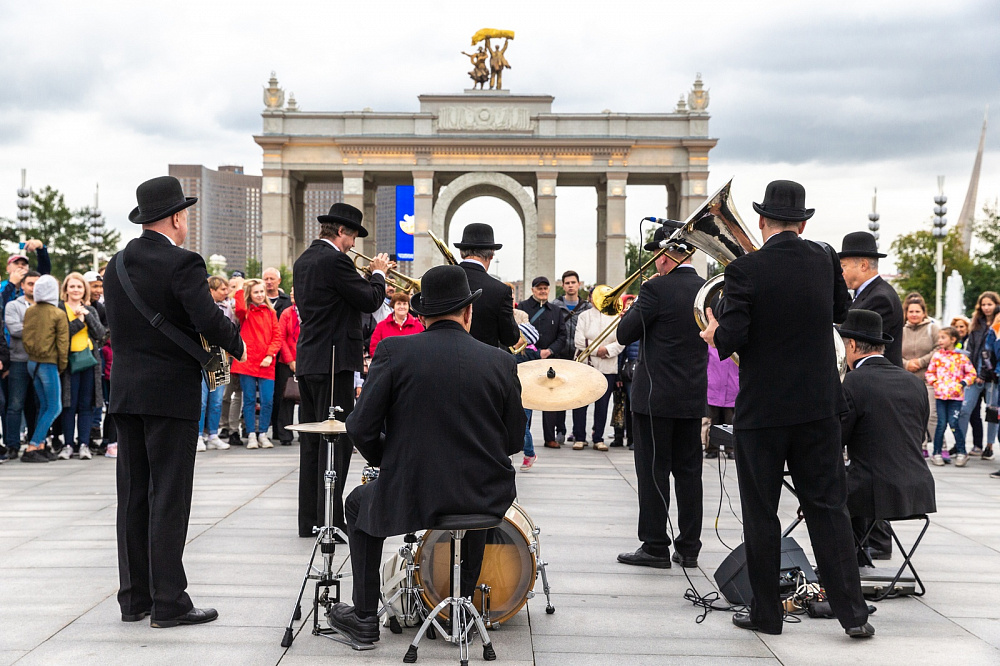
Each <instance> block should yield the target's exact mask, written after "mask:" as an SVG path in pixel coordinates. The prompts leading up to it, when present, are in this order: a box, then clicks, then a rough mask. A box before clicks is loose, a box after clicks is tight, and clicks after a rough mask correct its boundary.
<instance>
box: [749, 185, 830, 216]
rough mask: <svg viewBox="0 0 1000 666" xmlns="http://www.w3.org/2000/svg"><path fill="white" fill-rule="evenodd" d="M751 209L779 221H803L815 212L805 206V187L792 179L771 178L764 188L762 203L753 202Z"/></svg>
mask: <svg viewBox="0 0 1000 666" xmlns="http://www.w3.org/2000/svg"><path fill="white" fill-rule="evenodd" d="M753 209H754V210H755V211H757V212H758V213H760V214H761V215H763V216H764V217H766V218H768V219H771V220H778V221H779V222H805V221H806V220H808V219H809V218H810V217H812V216H813V213H815V212H816V210H815V209H813V208H806V188H804V187H802V186H801V185H799V184H798V183H796V182H795V181H792V180H772V181H771V182H770V183H768V184H767V189H765V190H764V203H760V204H759V203H754V205H753Z"/></svg>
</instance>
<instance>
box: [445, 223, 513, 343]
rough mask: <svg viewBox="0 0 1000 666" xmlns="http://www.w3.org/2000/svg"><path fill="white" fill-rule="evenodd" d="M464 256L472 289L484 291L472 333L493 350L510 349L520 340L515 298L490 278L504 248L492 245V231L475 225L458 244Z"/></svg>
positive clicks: (463, 234) (469, 228) (473, 314)
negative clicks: (499, 348)
mask: <svg viewBox="0 0 1000 666" xmlns="http://www.w3.org/2000/svg"><path fill="white" fill-rule="evenodd" d="M455 247H457V248H458V250H459V252H460V253H461V255H462V260H461V261H460V262H459V264H458V265H459V266H461V267H462V269H463V270H465V275H466V277H468V278H469V287H470V288H471V289H472V290H473V291H476V290H477V289H482V290H483V295H482V297H480V298H479V300H477V301H476V309H475V311H474V312H473V313H472V328H471V329H470V330H469V333H471V334H472V337H474V338H475V339H476V340H479V341H480V342H485V343H486V344H488V345H489V346H490V347H505V348H506V347H511V346H513V345H516V344H517V341H518V340H520V339H521V332H520V331H519V330H518V328H517V323H515V322H514V294H513V293H512V292H511V290H510V287H508V286H507V285H505V284H504V283H503V282H501V281H500V280H497V279H496V278H495V277H493V276H492V275H490V274H489V273H488V272H487V271H489V270H490V263H491V262H492V261H493V256H494V254H495V253H496V251H497V250H499V249H500V248H501V247H503V245H501V244H500V243H496V242H494V241H493V227H491V226H490V225H488V224H481V223H478V222H474V223H472V224H470V225H468V226H467V227H465V230H464V231H462V242H461V243H455Z"/></svg>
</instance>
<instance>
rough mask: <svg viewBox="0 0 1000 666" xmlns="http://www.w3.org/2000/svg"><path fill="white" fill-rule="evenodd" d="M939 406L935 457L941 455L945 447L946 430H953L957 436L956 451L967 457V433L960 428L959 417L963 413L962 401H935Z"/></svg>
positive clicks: (935, 431)
mask: <svg viewBox="0 0 1000 666" xmlns="http://www.w3.org/2000/svg"><path fill="white" fill-rule="evenodd" d="M934 402H935V404H936V405H937V428H936V429H935V430H934V455H938V454H940V453H941V449H942V448H943V446H944V430H945V428H949V427H950V428H951V431H952V433H954V434H955V449H956V450H957V451H958V454H959V455H965V433H964V432H962V430H961V429H960V428H959V427H958V422H959V415H960V414H961V413H962V401H961V400H942V399H940V398H938V399H937V400H935V401H934Z"/></svg>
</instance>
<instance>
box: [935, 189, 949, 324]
mask: <svg viewBox="0 0 1000 666" xmlns="http://www.w3.org/2000/svg"><path fill="white" fill-rule="evenodd" d="M946 203H948V197H946V196H945V195H944V176H938V195H937V196H936V197H934V229H933V230H932V231H931V233H932V234H933V235H934V238H936V239H937V264H936V265H935V267H934V268H935V273H936V274H937V275H936V278H935V283H934V288H935V290H936V292H937V293H936V294H935V297H934V318H935V319H940V318H941V301H942V298H941V291H942V289H943V284H942V283H943V282H944V239H945V237H946V236H947V235H948V230H947V229H946V227H947V226H948V218H947V217H945V213H947V212H948V208H947V207H946V206H945V204H946Z"/></svg>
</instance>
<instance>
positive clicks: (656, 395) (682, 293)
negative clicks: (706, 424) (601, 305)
mask: <svg viewBox="0 0 1000 666" xmlns="http://www.w3.org/2000/svg"><path fill="white" fill-rule="evenodd" d="M703 284H705V280H703V279H702V278H701V276H699V275H698V273H696V272H695V270H694V269H693V268H690V267H678V268H676V269H674V270H673V271H672V272H670V273H667V274H666V275H660V276H658V277H654V278H653V279H652V280H648V281H647V282H644V283H643V285H642V287H641V288H640V289H639V298H638V299H637V300H636V302H635V303H633V304H632V307H631V308H629V310H628V312H626V313H625V316H624V317H622V320H621V323H620V324H619V325H618V333H617V336H618V343H619V344H622V345H628V344H630V343H632V342H635V341H636V340H639V341H640V342H639V359H638V362H637V363H636V367H635V373H634V375H633V379H632V393H631V403H632V411H633V412H635V413H637V414H649V415H651V416H661V417H666V418H676V419H700V418H701V417H703V416H704V415H705V403H706V400H707V394H708V370H707V367H708V347H707V346H706V345H705V341H704V340H702V339H701V336H700V335H699V333H700V331H699V329H698V324H697V322H696V321H695V318H694V312H693V307H694V296H695V294H696V293H697V292H698V290H699V289H700V288H701V286H702V285H703Z"/></svg>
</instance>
